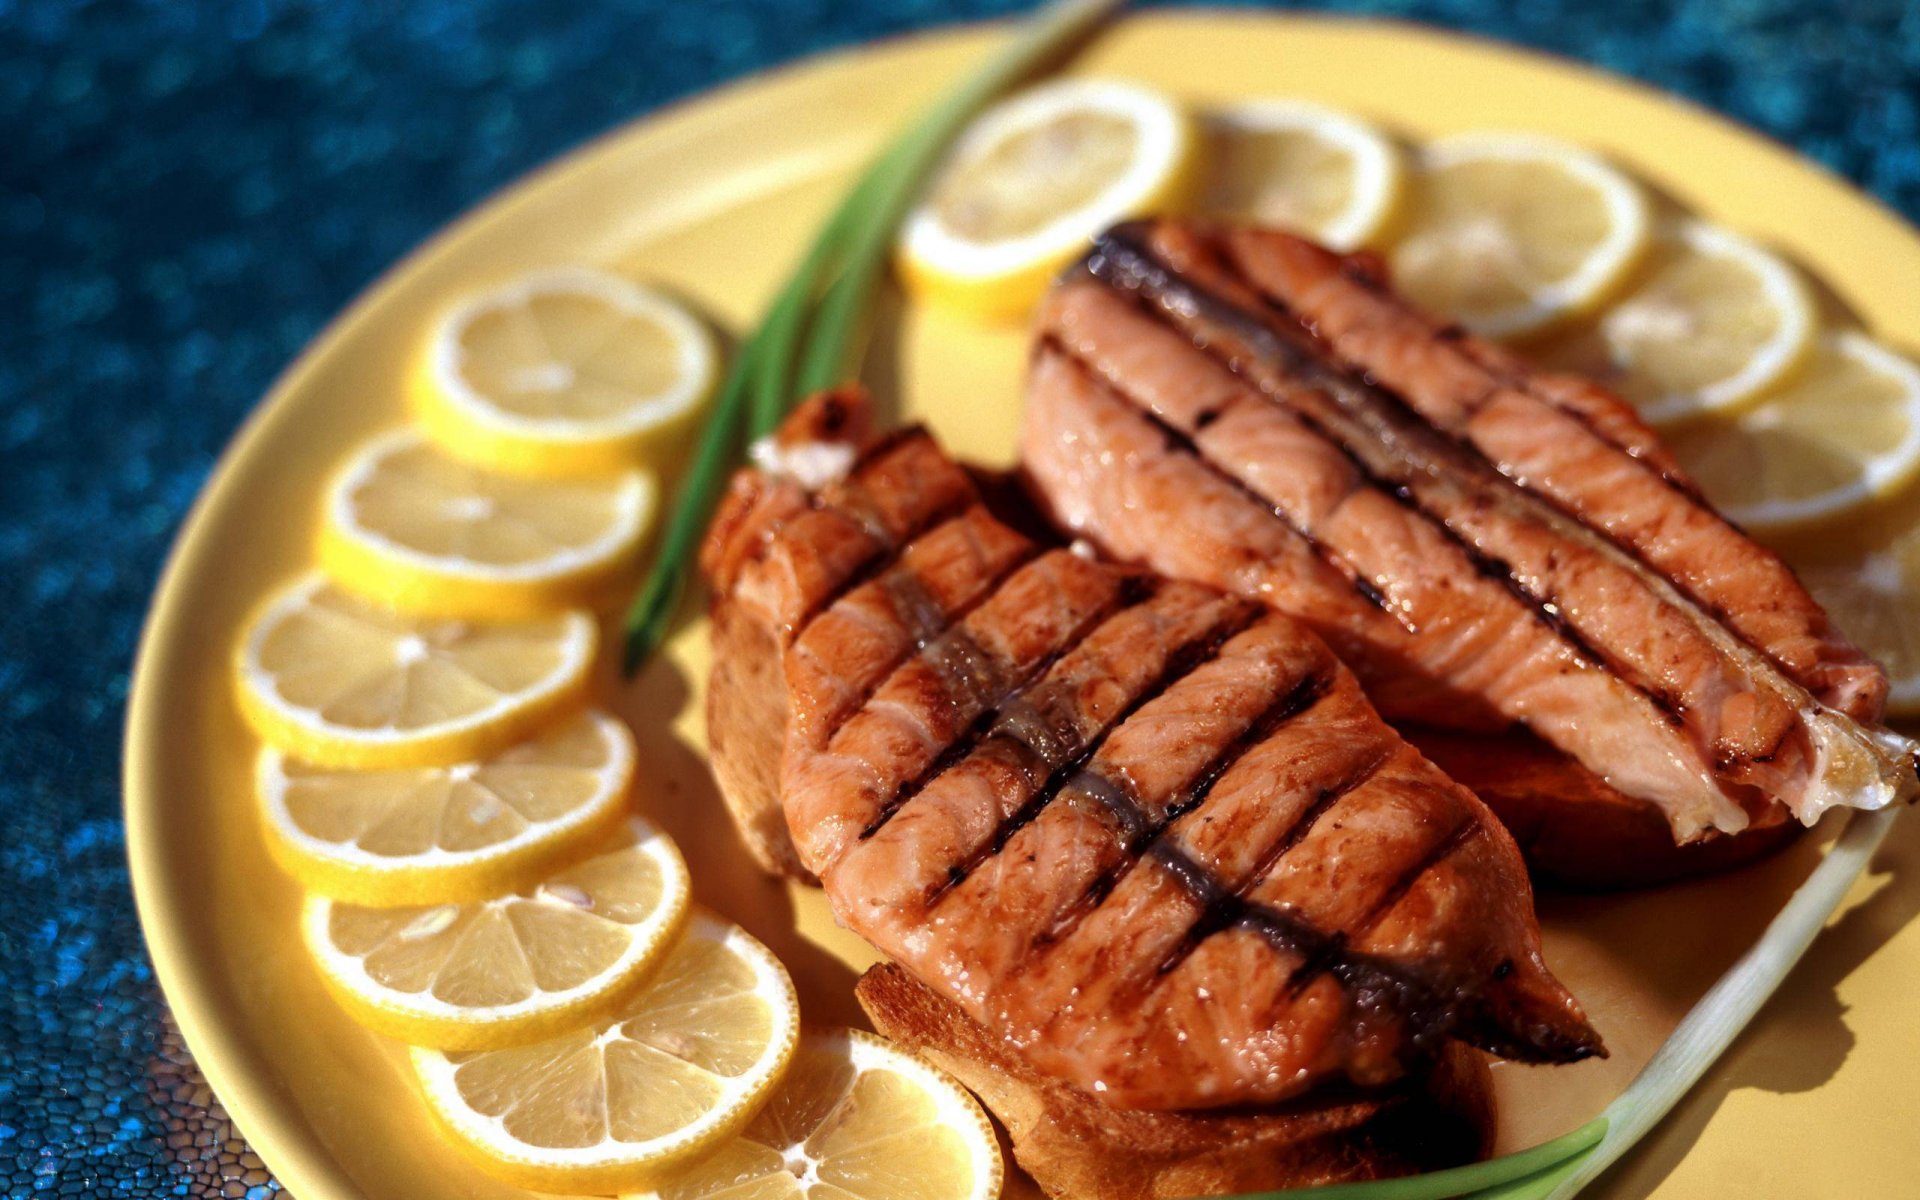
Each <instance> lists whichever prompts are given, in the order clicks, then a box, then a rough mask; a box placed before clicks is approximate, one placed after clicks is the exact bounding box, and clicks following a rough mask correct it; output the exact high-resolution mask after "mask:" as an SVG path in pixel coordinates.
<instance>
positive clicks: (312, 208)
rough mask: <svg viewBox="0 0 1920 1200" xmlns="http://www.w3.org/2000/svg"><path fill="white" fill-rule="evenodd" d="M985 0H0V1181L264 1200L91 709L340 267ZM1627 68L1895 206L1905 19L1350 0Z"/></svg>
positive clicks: (340, 296)
mask: <svg viewBox="0 0 1920 1200" xmlns="http://www.w3.org/2000/svg"><path fill="white" fill-rule="evenodd" d="M1019 7H1022V5H1020V4H1016V3H1012V2H1010V0H843V2H838V3H829V2H827V0H752V2H749V0H701V2H698V3H687V2H678V0H617V2H616V0H608V2H604V3H554V2H552V0H413V2H412V3H407V4H396V3H378V2H372V0H341V2H335V3H322V2H319V0H243V2H235V3H222V4H207V3H191V2H188V0H145V2H129V0H116V2H113V3H87V2H84V0H0V305H4V309H0V817H3V818H4V820H5V822H6V835H5V837H4V838H3V839H0V991H4V995H0V1183H4V1185H5V1190H6V1193H7V1194H8V1195H10V1196H33V1195H45V1196H109V1195H112V1196H157V1195H227V1196H251V1197H254V1198H255V1200H258V1198H259V1197H262V1196H265V1195H268V1194H270V1193H272V1192H273V1191H275V1190H277V1185H276V1184H274V1183H272V1182H270V1181H269V1178H268V1176H267V1174H266V1172H265V1171H264V1169H262V1165H261V1164H260V1162H259V1160H258V1159H257V1158H254V1157H252V1156H251V1154H250V1153H248V1152H246V1151H245V1149H244V1147H243V1146H241V1145H240V1143H239V1142H238V1141H237V1140H234V1139H233V1138H232V1131H231V1130H230V1128H228V1127H227V1125H226V1122H225V1120H224V1118H223V1117H222V1115H221V1114H220V1112H219V1111H218V1108H217V1104H215V1102H213V1101H212V1098H211V1097H210V1096H209V1095H208V1094H207V1092H206V1089H205V1085H204V1083H202V1082H200V1081H199V1080H198V1079H197V1077H196V1076H195V1075H194V1073H193V1070H192V1067H191V1064H190V1063H189V1062H188V1061H187V1060H186V1058H185V1056H184V1054H183V1053H182V1052H181V1051H180V1048H179V1046H178V1042H177V1036H176V1035H175V1034H174V1033H173V1032H172V1030H171V1027H170V1026H169V1024H168V1022H167V1020H166V1017H165V1013H164V1007H163V1005H162V1003H161V1001H160V998H159V996H158V994H157V991H156V989H155V987H154V984H153V973H152V969H151V967H150V965H149V964H148V962H147V959H146V957H145V954H144V951H143V949H142V946H141V942H140V933H139V929H138V927H137V925H136V923H135V920H134V915H133V905H132V899H131V896H130V894H129V892H128V885H127V871H126V864H125V856H124V850H123V846H122V836H123V830H122V824H121V819H120V798H119V784H118V768H119V741H120V728H121V719H122V707H123V704H124V702H125V699H126V695H127V685H128V668H129V664H130V661H131V657H132V654H133V647H134V640H135V637H136V634H137V631H138V628H139V622H140V618H141V614H142V612H143V610H144V608H145V605H146V598H147V595H148V593H149V591H150V590H151V588H152V586H153V583H154V580H155V577H156V575H157V573H158V571H159V569H160V564H161V560H162V557H163V555H164V554H165V551H166V547H167V544H168V542H169V540H170V539H171V537H172V535H173V533H174V531H175V530H176V528H177V527H178V524H179V522H180V520H181V518H182V516H183V515H184V513H185V511H186V508H187V505H188V504H189V502H190V501H191V500H192V498H193V496H194V494H195V492H196V491H197V490H198V489H199V488H200V486H201V484H202V483H203V482H204V481H205V479H206V476H207V472H208V470H209V468H210V467H211V466H212V464H213V461H214V457H215V455H216V454H217V453H218V451H219V449H220V447H221V446H222V445H223V444H224V443H225V442H226V441H227V439H228V437H229V436H230V435H231V434H232V432H233V430H234V428H235V427H236V426H237V425H238V423H239V422H240V420H241V418H242V417H243V416H244V415H245V414H246V412H247V410H248V409H249V408H250V407H251V406H252V405H253V404H254V403H255V401H256V400H257V399H258V398H259V396H260V395H261V393H262V392H263V391H264V390H265V389H266V387H267V385H268V384H269V383H270V382H271V380H272V378H273V376H274V374H275V373H276V372H277V371H279V369H280V368H281V367H282V366H283V365H284V364H285V363H286V362H287V361H288V360H289V359H290V358H291V357H292V356H293V355H294V354H295V352H297V351H298V350H299V349H300V347H301V346H302V345H303V344H305V343H306V342H307V340H308V339H309V338H311V337H312V336H313V335H314V334H315V333H316V332H317V331H318V330H319V328H320V326H321V324H322V323H323V322H324V321H325V320H326V318H327V317H328V315H329V314H331V313H333V312H334V311H336V310H337V309H339V308H340V307H341V306H342V305H344V304H345V303H346V302H347V301H348V300H349V299H350V298H351V297H352V296H353V295H354V294H355V293H356V292H357V291H359V290H360V289H361V288H362V287H364V286H365V285H366V284H367V283H368V282H369V281H370V280H372V279H373V277H374V276H375V274H376V273H377V272H379V271H380V270H381V269H382V268H384V267H385V266H386V265H387V264H389V263H390V262H392V261H393V260H394V259H395V258H396V257H398V256H399V255H401V254H402V253H404V252H405V251H406V250H407V249H408V248H409V247H411V246H412V245H413V244H414V243H416V242H418V241H419V240H420V239H422V238H424V237H425V236H426V235H428V234H429V233H431V232H432V231H433V230H434V229H435V228H437V227H438V226H440V225H441V224H443V223H444V222H446V221H447V220H448V219H449V218H451V217H453V216H454V215H456V214H457V213H459V212H460V211H461V210H463V209H465V208H467V207H468V206H469V205H471V204H473V203H474V202H475V201H477V200H479V199H481V198H482V197H484V196H485V195H486V194H487V193H489V192H491V191H493V190H494V189H495V188H497V187H499V186H500V185H502V184H504V183H506V182H508V181H509V180H511V179H513V178H514V177H515V176H517V175H519V174H520V173H522V172H523V171H525V170H527V169H528V168H530V167H533V166H535V165H536V164H538V163H540V162H542V161H543V160H545V159H547V158H550V157H552V156H553V155H554V154H556V153H558V152H560V151H562V150H565V149H567V148H568V147H570V146H572V145H574V144H576V143H578V142H580V141H581V140H583V139H585V138H587V137H589V136H591V135H593V134H595V133H598V132H600V131H602V130H604V129H607V128H609V127H610V126H613V125H615V124H617V123H619V122H622V121H624V120H627V119H628V118H630V117H633V116H635V115H637V114H640V113H643V112H645V111H647V110H648V109H651V108H653V107H655V106H657V105H659V104H661V103H663V102H666V101H669V100H672V99H675V98H677V97H680V96H685V95H687V94H689V93H692V92H696V91H699V90H701V89H703V88H706V87H709V86H711V85H713V84H715V83H718V82H721V81H723V80H725V79H728V78H731V77H733V76H736V75H739V74H741V73H743V72H746V71H750V70H754V69H757V68H761V67H764V66H767V65H770V64H773V63H777V62H781V61H784V60H787V59H790V58H794V57H797V56H800V55H803V54H807V53H811V52H814V51H817V50H821V49H825V48H828V47H832V46H838V45H843V44H847V43H850V42H856V41H862V40H866V39H869V38H872V37H875V36H879V35H883V34H892V33H898V32H901V31H904V30H909V29H913V28H918V27H923V26H927V25H931V24H935V23H939V22H943V21H948V20H954V19H961V18H973V17H981V16H989V15H996V14H1000V13H1003V12H1006V11H1009V10H1011V9H1015V8H1019ZM1334 7H1338V8H1342V9H1347V10H1349V11H1362V12H1374V13H1384V14H1391V15H1396V16H1403V17H1413V18H1417V19H1421V20H1426V21H1432V22H1436V23H1439V24H1442V25H1447V26H1452V27H1455V28H1459V29H1466V30H1471V31H1474V32H1477V33H1481V34H1486V35H1491V36H1494V37H1500V38H1505V39H1509V40H1512V41H1517V42H1521V43H1525V44H1528V45H1532V46H1537V47H1541V48H1544V49H1547V50H1552V51H1556V52H1559V53H1561V54H1566V55H1571V56H1574V57H1578V58H1582V59H1586V60H1588V61H1590V62H1594V63H1597V64H1599V65H1602V66H1605V67H1609V68H1612V69H1614V70H1617V71H1622V72H1625V73H1627V74H1631V75H1635V76H1638V77H1640V78H1641V79H1644V80H1647V81H1649V82H1651V83H1654V84H1658V85H1660V86H1663V87H1666V88H1670V89H1672V90H1674V91H1677V92H1680V93H1682V94H1685V95H1687V96H1690V97H1692V98H1694V99H1696V100H1699V101H1702V102H1704V103H1706V104H1708V105H1711V106H1712V107H1714V108H1717V109H1720V110H1721V111H1723V112H1726V113H1729V114H1731V115H1732V116H1734V117H1736V118H1738V119H1740V120H1742V121H1745V122H1747V123H1749V124H1751V125H1754V126H1756V127H1758V128H1760V129H1762V130H1765V131H1766V132H1768V133H1770V134H1772V135H1773V136H1775V137H1777V138H1780V139H1782V140H1783V141H1786V142H1789V143H1791V144H1792V145H1794V146H1796V147H1798V148H1799V149H1801V150H1802V151H1804V152H1806V153H1807V154H1810V155H1812V156H1813V157H1815V158H1817V159H1819V160H1821V161H1823V162H1825V163H1827V164H1828V165H1830V166H1832V167H1834V168H1835V169H1837V170H1839V171H1841V172H1842V173H1843V174H1845V175H1848V176H1850V177H1851V178H1853V179H1854V180H1856V181H1858V182H1859V183H1860V184H1862V185H1864V186H1865V187H1867V188H1869V189H1871V190H1872V191H1874V192H1876V193H1878V194H1879V195H1880V196H1881V197H1882V198H1883V199H1885V200H1887V201H1888V202H1890V203H1892V204H1893V205H1894V206H1895V207H1897V208H1899V209H1900V210H1902V211H1903V212H1904V213H1906V215H1907V216H1908V217H1910V218H1920V5H1913V4H1909V3H1904V2H1903V0H1839V2H1833V3H1825V4H1820V3H1812V2H1809V0H1690V2H1681V3H1659V2H1653V0H1627V2H1622V3H1594V2H1593V0H1399V2H1393V0H1375V2H1369V0H1359V2H1356V3H1345V4H1337V5H1335V6H1334Z"/></svg>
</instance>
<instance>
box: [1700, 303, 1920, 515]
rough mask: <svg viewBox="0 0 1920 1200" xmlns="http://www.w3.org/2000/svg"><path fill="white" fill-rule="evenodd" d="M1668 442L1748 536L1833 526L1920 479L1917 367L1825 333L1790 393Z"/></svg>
mask: <svg viewBox="0 0 1920 1200" xmlns="http://www.w3.org/2000/svg"><path fill="white" fill-rule="evenodd" d="M1667 444H1668V445H1669V446H1671V447H1672V449H1673V452H1674V453H1675V454H1676V455H1678V456H1679V458H1680V461H1681V463H1682V464H1683V465H1684V466H1685V467H1686V468H1687V469H1688V471H1689V472H1691V473H1692V475H1693V477H1694V480H1695V481H1696V482H1698V483H1699V484H1700V486H1701V488H1702V489H1703V490H1704V491H1705V492H1706V493H1707V495H1708V496H1710V497H1712V498H1713V500H1714V501H1715V503H1717V504H1719V505H1720V507H1721V508H1723V509H1725V510H1726V513H1727V515H1728V516H1729V517H1732V518H1733V519H1734V520H1735V521H1738V522H1739V523H1740V524H1742V525H1745V526H1747V527H1748V528H1749V529H1754V530H1763V531H1765V530H1778V529H1783V528H1786V527H1788V526H1793V525H1803V524H1807V523H1809V522H1813V521H1823V520H1828V519H1831V518H1833V517H1836V516H1839V515H1841V514H1843V513H1846V512H1849V511H1851V510H1853V509H1855V508H1858V507H1859V506H1861V505H1863V504H1868V503H1871V502H1872V501H1874V500H1876V499H1879V498H1880V497H1882V496H1886V495H1888V494H1890V493H1891V492H1893V491H1895V490H1897V489H1899V488H1900V487H1902V486H1904V485H1905V484H1906V483H1908V482H1909V481H1910V480H1912V479H1913V477H1914V475H1915V473H1916V472H1920V368H1916V367H1915V366H1914V364H1913V363H1911V362H1909V361H1907V360H1906V359H1904V358H1901V357H1900V356H1899V355H1897V354H1895V353H1893V352H1892V351H1890V350H1888V349H1886V348H1885V347H1883V346H1881V345H1880V344H1879V343H1877V342H1875V341H1874V340H1873V339H1872V338H1869V337H1867V336H1865V335H1864V334H1859V333H1839V334H1829V335H1828V336H1826V337H1824V338H1821V339H1820V340H1819V341H1818V343H1816V345H1815V347H1814V350H1813V353H1812V355H1811V357H1809V358H1808V360H1807V363H1806V366H1805V367H1804V368H1803V369H1802V370H1801V371H1799V372H1798V373H1797V374H1795V375H1794V377H1793V378H1792V380H1791V381H1789V382H1788V383H1787V384H1786V385H1785V386H1784V387H1782V388H1780V389H1779V390H1777V391H1774V392H1771V393H1768V394H1767V395H1766V396H1764V397H1763V398H1762V399H1761V400H1760V401H1759V402H1758V403H1757V404H1755V405H1754V406H1753V407H1752V408H1748V409H1744V410H1742V411H1740V412H1739V413H1736V414H1735V415H1734V416H1732V417H1730V418H1728V419H1727V420H1725V421H1703V422H1695V423H1693V424H1690V425H1687V426H1684V427H1683V428H1681V429H1679V430H1676V431H1674V432H1673V433H1672V434H1670V435H1669V436H1668V439H1667Z"/></svg>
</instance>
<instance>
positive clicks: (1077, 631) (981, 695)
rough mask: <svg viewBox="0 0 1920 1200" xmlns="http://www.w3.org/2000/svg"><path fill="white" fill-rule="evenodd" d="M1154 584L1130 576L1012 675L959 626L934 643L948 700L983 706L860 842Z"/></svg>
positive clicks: (932, 653)
mask: <svg viewBox="0 0 1920 1200" xmlns="http://www.w3.org/2000/svg"><path fill="white" fill-rule="evenodd" d="M1155 586H1156V581H1154V580H1152V579H1150V578H1148V577H1147V576H1142V575H1130V576H1128V577H1127V578H1126V579H1125V580H1124V581H1123V582H1122V583H1121V586H1120V588H1119V589H1118V590H1117V592H1116V593H1115V595H1114V596H1113V598H1112V599H1110V600H1109V601H1108V602H1107V603H1105V604H1103V605H1101V606H1100V607H1099V608H1096V609H1095V610H1094V611H1093V612H1091V613H1089V614H1088V615H1087V616H1086V617H1085V618H1084V619H1082V620H1081V622H1080V623H1079V624H1078V625H1076V626H1075V627H1074V629H1073V631H1072V632H1071V633H1069V634H1068V635H1067V637H1066V638H1065V639H1064V640H1063V641H1062V642H1061V643H1060V645H1058V646H1055V647H1054V648H1053V649H1052V650H1050V651H1049V652H1048V653H1047V654H1045V655H1043V656H1042V657H1041V658H1040V659H1039V660H1038V661H1037V662H1035V663H1033V664H1032V666H1030V667H1029V668H1028V669H1027V670H1026V671H1024V672H1022V673H1021V674H1020V675H1018V676H1016V677H1015V678H1013V679H1005V678H1002V677H1001V668H1000V666H999V664H997V663H995V662H994V661H993V656H992V655H991V654H989V653H988V652H987V651H986V650H985V649H984V648H982V647H981V646H980V644H979V643H978V642H975V641H974V640H973V638H972V637H970V636H969V635H968V634H967V633H966V631H965V630H963V629H961V628H959V627H958V626H955V627H954V628H952V629H949V630H948V631H947V632H946V633H944V634H942V635H941V636H940V637H938V638H936V639H934V641H932V642H931V643H929V644H928V645H927V647H926V649H924V650H922V651H921V652H920V656H921V658H922V659H924V660H925V661H926V662H927V664H928V665H929V666H930V667H932V668H933V670H934V672H935V674H937V675H938V676H939V677H940V685H941V690H942V691H943V692H945V693H946V695H947V696H948V697H949V698H950V699H949V702H950V703H951V702H953V701H952V699H951V698H952V697H955V696H956V695H958V694H960V693H961V690H962V689H965V691H966V692H968V693H971V698H972V700H973V701H974V703H975V704H977V705H979V707H980V713H979V715H978V716H976V717H975V718H974V719H973V721H972V722H970V723H969V724H968V725H967V727H966V728H965V729H964V730H962V731H961V732H960V734H959V736H958V737H956V738H954V739H953V740H952V741H950V742H948V743H947V744H946V745H945V746H943V747H941V749H940V752H939V753H938V754H936V755H934V756H933V760H932V761H931V762H929V763H928V764H927V765H926V767H925V769H923V770H922V771H921V772H920V773H919V774H918V775H916V776H914V777H913V778H912V779H910V780H908V781H907V782H906V783H904V784H902V785H901V786H900V787H898V788H897V789H895V791H894V793H893V795H891V796H889V797H888V798H887V799H886V801H885V802H884V803H883V804H881V806H880V809H879V811H878V812H876V813H875V814H874V816H873V819H872V820H871V821H869V822H868V823H867V824H866V825H865V826H864V827H863V828H862V829H861V830H860V834H859V837H860V840H861V841H866V840H868V839H869V838H871V837H873V835H874V834H876V833H879V832H880V830H881V829H883V828H885V827H886V824H887V822H888V821H890V820H892V819H893V816H894V814H895V813H897V812H899V811H900V809H901V808H902V807H903V806H905V805H906V803H907V802H908V801H909V800H912V799H913V798H914V797H915V796H916V795H918V794H919V793H920V792H921V790H922V789H924V788H925V787H926V786H927V785H928V784H929V783H931V782H933V781H934V780H935V779H937V778H939V777H940V776H941V775H943V774H945V773H946V772H947V771H948V770H949V769H950V768H951V767H952V766H953V765H954V764H955V763H957V762H959V761H960V760H961V759H963V758H965V757H966V756H967V755H968V754H969V753H971V752H972V751H973V750H974V748H975V747H977V746H978V745H980V743H981V742H982V741H983V740H984V739H985V738H986V737H987V735H988V734H989V733H991V732H992V731H993V730H994V728H995V726H996V725H997V724H998V723H999V721H1000V718H1001V714H1002V710H1003V709H1005V708H1006V707H1007V706H1008V705H1009V704H1012V703H1015V702H1017V701H1018V700H1019V698H1020V697H1021V695H1022V694H1024V693H1025V692H1026V691H1027V689H1029V688H1031V687H1033V686H1034V685H1035V684H1037V683H1038V682H1040V680H1042V679H1044V678H1046V675H1047V672H1048V671H1050V670H1052V669H1053V666H1054V664H1055V663H1057V662H1059V661H1060V660H1061V659H1062V658H1063V657H1065V656H1066V655H1067V654H1068V653H1070V652H1071V651H1072V650H1073V648H1074V647H1076V646H1078V645H1079V644H1080V643H1081V642H1084V641H1086V640H1087V638H1088V637H1089V636H1090V635H1092V633H1093V631H1094V630H1096V629H1098V628H1100V626H1102V625H1104V624H1106V623H1107V622H1108V621H1109V620H1112V619H1113V617H1114V616H1116V615H1117V614H1119V613H1121V612H1124V611H1126V610H1127V609H1129V608H1133V607H1136V606H1137V605H1140V604H1142V603H1145V602H1146V601H1147V600H1148V599H1150V598H1151V597H1152V596H1153V592H1154V588H1155ZM995 590H996V591H997V590H998V589H995Z"/></svg>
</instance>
